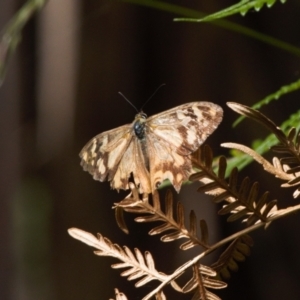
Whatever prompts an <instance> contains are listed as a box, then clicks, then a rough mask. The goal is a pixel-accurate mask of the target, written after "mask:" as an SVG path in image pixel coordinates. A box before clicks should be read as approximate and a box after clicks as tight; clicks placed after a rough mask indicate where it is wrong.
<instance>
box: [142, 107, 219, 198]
mask: <svg viewBox="0 0 300 300" xmlns="http://www.w3.org/2000/svg"><path fill="white" fill-rule="evenodd" d="M222 116H223V110H222V109H221V107H219V106H218V105H216V104H213V103H210V102H193V103H187V104H184V105H181V106H178V107H175V108H173V109H170V110H168V111H165V112H163V113H161V114H158V115H155V116H152V117H150V118H148V119H147V122H146V125H147V135H146V138H147V145H148V147H147V149H148V154H149V163H150V178H151V183H152V190H153V189H154V188H157V186H158V185H159V184H160V183H161V182H163V181H164V180H165V179H169V180H170V182H171V183H172V185H173V186H174V188H175V189H176V190H177V192H179V191H180V187H181V184H182V182H184V181H186V180H187V179H188V177H189V175H190V174H192V172H193V170H192V164H191V158H190V154H191V153H192V152H194V151H196V150H197V149H198V148H199V146H200V145H201V144H202V143H203V142H204V141H205V140H206V138H207V137H208V136H209V135H210V134H211V133H212V132H213V131H214V130H215V129H216V128H217V126H218V125H219V123H220V122H221V120H222Z"/></svg>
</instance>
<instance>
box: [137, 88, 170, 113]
mask: <svg viewBox="0 0 300 300" xmlns="http://www.w3.org/2000/svg"><path fill="white" fill-rule="evenodd" d="M165 85H166V84H165V83H163V84H161V85H160V86H159V87H158V88H157V89H156V90H155V91H154V93H153V94H152V95H151V96H150V97H149V98H148V100H147V101H146V102H145V103H144V104H143V106H142V107H141V111H142V110H143V108H144V106H146V104H147V103H148V102H149V101H150V100H151V99H152V98H153V96H154V95H155V94H156V93H157V91H158V90H159V89H160V88H161V87H163V86H165Z"/></svg>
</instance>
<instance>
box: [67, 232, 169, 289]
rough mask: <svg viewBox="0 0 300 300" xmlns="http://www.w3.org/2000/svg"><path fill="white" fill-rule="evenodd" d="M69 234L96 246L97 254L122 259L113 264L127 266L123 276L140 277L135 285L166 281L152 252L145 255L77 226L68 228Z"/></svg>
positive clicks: (134, 278)
mask: <svg viewBox="0 0 300 300" xmlns="http://www.w3.org/2000/svg"><path fill="white" fill-rule="evenodd" d="M68 232H69V234H70V235H71V236H72V237H74V238H76V239H78V240H80V241H81V242H83V243H85V244H87V245H89V246H92V247H94V248H96V249H97V250H96V251H94V253H95V254H96V255H100V256H111V257H115V258H117V259H119V260H120V261H122V262H121V263H117V264H113V265H112V268H114V269H123V268H127V270H125V271H124V272H123V273H121V276H125V277H128V280H136V279H140V280H139V281H138V282H137V283H136V284H135V286H136V287H140V286H142V285H145V284H146V283H148V282H149V281H152V280H159V281H165V280H166V279H167V275H165V274H163V273H161V272H158V271H157V270H156V269H155V265H154V260H153V257H152V255H151V254H150V252H148V251H146V252H145V254H144V255H143V254H142V253H141V252H140V250H138V249H137V248H135V249H134V253H133V252H132V251H131V250H130V249H129V248H128V247H126V246H124V247H123V248H122V247H120V246H119V245H117V244H113V243H112V242H111V241H110V240H109V239H108V238H105V237H103V236H102V235H101V234H99V233H98V235H97V237H95V236H94V235H92V234H91V233H88V232H85V231H83V230H80V229H77V228H71V229H69V230H68Z"/></svg>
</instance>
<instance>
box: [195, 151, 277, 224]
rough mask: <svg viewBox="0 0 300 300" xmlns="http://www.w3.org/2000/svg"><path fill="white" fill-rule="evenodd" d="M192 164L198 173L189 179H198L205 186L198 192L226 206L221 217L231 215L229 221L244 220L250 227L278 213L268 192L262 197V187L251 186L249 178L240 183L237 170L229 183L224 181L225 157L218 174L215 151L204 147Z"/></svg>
mask: <svg viewBox="0 0 300 300" xmlns="http://www.w3.org/2000/svg"><path fill="white" fill-rule="evenodd" d="M200 151H201V152H200V153H199V155H198V159H196V158H194V160H193V163H194V165H195V167H196V168H197V169H198V170H200V171H199V172H197V173H195V174H193V175H191V176H190V180H191V181H195V180H199V181H200V182H202V183H203V185H202V186H201V187H200V188H199V189H198V191H199V192H205V193H207V194H210V195H213V196H214V197H213V201H214V202H215V203H220V202H223V201H225V202H226V204H225V205H224V207H223V208H222V209H221V210H220V211H219V214H220V215H225V214H228V213H231V216H230V217H229V218H228V221H230V222H232V221H236V220H238V219H240V218H242V219H243V220H244V221H246V222H247V225H248V226H250V225H252V224H254V223H255V222H256V221H258V220H260V221H262V222H267V221H268V217H269V215H270V214H271V212H272V213H273V212H274V210H276V200H272V201H268V196H269V193H268V192H265V193H264V194H263V195H262V196H261V197H259V194H258V191H259V184H258V183H257V182H254V183H253V184H251V182H250V179H249V178H248V177H246V178H244V179H243V180H242V182H241V183H240V184H239V180H238V170H237V168H234V169H233V170H232V171H231V173H230V176H229V179H228V182H227V181H226V179H225V172H226V167H227V165H226V158H225V157H223V156H222V157H220V158H219V165H218V172H217V173H216V172H215V171H214V169H213V166H212V157H213V154H212V150H211V149H210V147H209V146H208V145H205V146H204V148H203V149H202V150H200Z"/></svg>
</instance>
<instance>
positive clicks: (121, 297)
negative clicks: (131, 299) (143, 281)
mask: <svg viewBox="0 0 300 300" xmlns="http://www.w3.org/2000/svg"><path fill="white" fill-rule="evenodd" d="M115 294H116V299H115V300H127V297H126V296H125V294H123V293H120V292H119V290H118V289H115ZM109 300H114V299H109Z"/></svg>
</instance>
